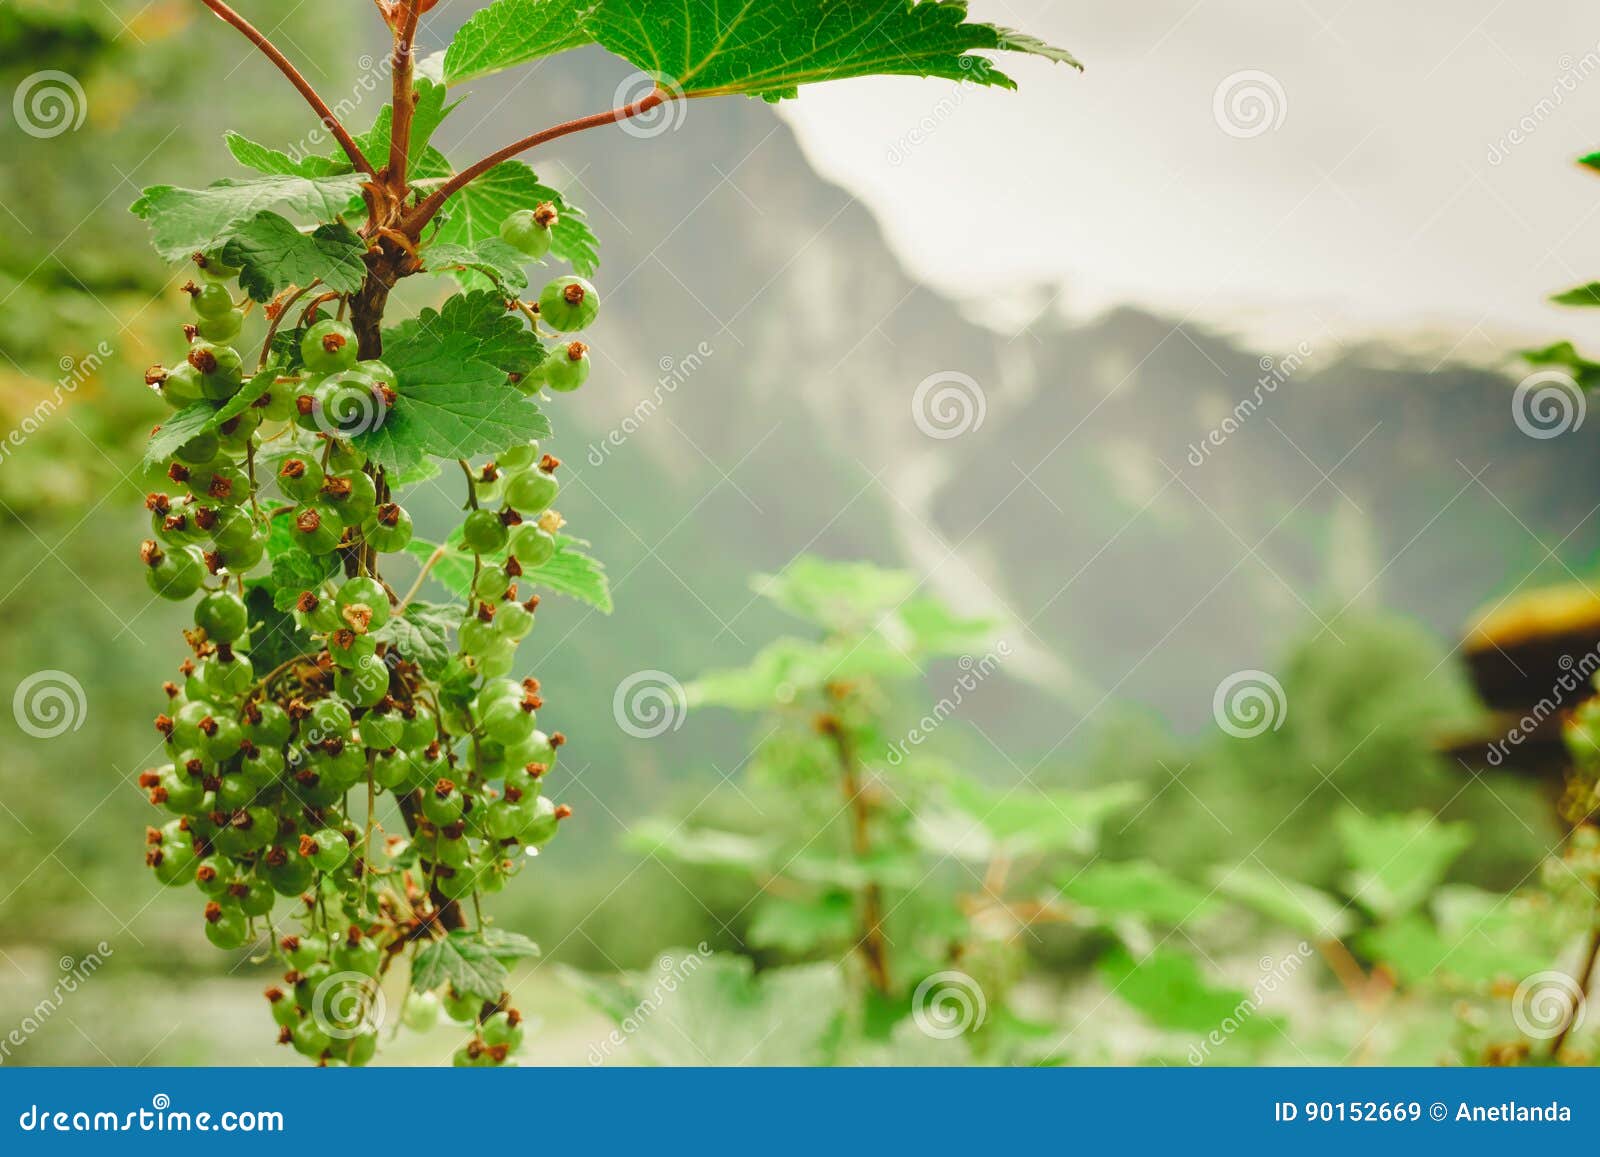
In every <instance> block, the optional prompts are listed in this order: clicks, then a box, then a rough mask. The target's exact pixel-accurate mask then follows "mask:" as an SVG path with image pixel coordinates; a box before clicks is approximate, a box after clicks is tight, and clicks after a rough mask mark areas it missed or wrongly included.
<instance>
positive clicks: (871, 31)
mask: <svg viewBox="0 0 1600 1157" xmlns="http://www.w3.org/2000/svg"><path fill="white" fill-rule="evenodd" d="M966 17H967V6H966V4H965V3H963V2H959V0H943V2H939V0H922V2H920V3H914V2H912V0H832V2H831V3H828V4H826V5H816V4H806V3H802V2H801V0H712V2H710V3H701V4H684V3H682V2H681V0H600V3H599V4H598V6H597V8H596V10H595V13H594V15H593V16H592V17H591V18H590V19H589V22H588V28H589V30H590V31H591V32H592V33H593V35H594V38H595V39H596V40H597V41H599V42H600V43H601V44H602V45H603V46H605V47H606V48H608V49H610V50H611V51H612V52H615V53H616V54H617V55H618V56H621V57H622V58H623V59H625V60H627V61H628V62H629V63H631V64H633V65H634V66H635V67H637V68H640V69H643V70H644V71H645V72H647V73H650V74H651V75H653V76H656V77H657V78H658V83H661V84H663V86H664V87H665V86H670V87H675V88H677V89H680V90H682V91H683V92H686V93H748V94H750V95H753V96H761V97H765V98H766V99H768V100H777V99H779V98H780V97H787V96H794V95H795V93H796V90H797V89H798V87H799V86H800V85H802V84H812V83H815V82H817V81H824V80H843V79H845V78H846V77H852V76H875V75H886V74H888V75H903V76H939V77H944V78H946V79H949V80H965V81H971V82H972V83H974V84H982V85H998V86H1000V87H1002V88H1015V87H1016V83H1015V82H1014V81H1013V80H1012V79H1011V78H1010V77H1008V76H1007V75H1005V73H1003V72H1001V71H1000V70H999V69H998V68H996V67H994V65H993V63H992V62H991V61H989V60H988V59H987V58H985V57H981V56H974V55H972V53H973V52H975V51H980V50H994V51H1008V52H1022V53H1029V54H1032V55H1036V56H1043V57H1045V58H1046V59H1049V60H1055V61H1059V62H1061V63H1064V64H1070V65H1072V66H1073V67H1075V68H1080V67H1082V66H1081V65H1079V64H1078V62H1077V61H1076V60H1074V59H1073V58H1072V56H1071V55H1070V54H1069V53H1067V52H1066V51H1064V50H1062V49H1059V48H1053V47H1051V46H1050V45H1048V44H1045V43H1044V42H1043V41H1041V40H1037V39H1035V38H1033V37H1031V36H1024V35H1022V34H1020V33H1016V32H1011V31H1010V30H1008V29H1004V28H997V27H995V26H994V25H992V24H968V23H965V21H966Z"/></svg>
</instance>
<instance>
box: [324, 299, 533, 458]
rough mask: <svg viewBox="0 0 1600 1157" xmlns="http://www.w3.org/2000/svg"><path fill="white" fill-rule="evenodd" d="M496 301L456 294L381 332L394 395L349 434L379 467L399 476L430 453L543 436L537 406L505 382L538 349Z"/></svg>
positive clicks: (477, 450)
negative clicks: (374, 422) (368, 423)
mask: <svg viewBox="0 0 1600 1157" xmlns="http://www.w3.org/2000/svg"><path fill="white" fill-rule="evenodd" d="M496 301H497V299H496V298H495V295H494V294H492V293H478V294H461V295H458V296H456V297H453V298H451V299H450V300H449V301H447V302H445V304H444V307H443V309H442V310H433V309H424V310H423V311H422V313H421V315H420V316H418V317H416V318H414V319H413V320H411V321H408V322H405V323H403V324H402V325H399V326H396V327H395V328H394V329H392V330H389V331H388V333H387V334H386V335H385V336H384V343H383V357H384V361H386V362H388V363H389V365H390V366H391V367H392V368H393V369H394V371H395V374H396V376H397V378H398V380H399V386H398V394H399V397H398V398H397V400H396V401H395V404H394V406H393V407H392V408H391V409H390V410H389V411H388V414H387V416H386V417H385V419H384V421H383V424H382V425H380V426H377V427H375V428H374V429H372V430H369V431H367V432H366V433H364V434H362V435H360V436H359V437H357V438H356V439H355V442H356V444H357V445H359V446H360V447H361V448H362V449H363V450H365V451H366V452H367V454H368V455H370V456H371V457H372V458H373V459H374V460H375V461H376V462H377V463H378V464H379V465H380V466H383V467H384V468H386V469H390V470H394V471H397V472H401V473H404V472H405V471H407V470H410V469H413V468H415V467H417V466H419V465H420V464H421V463H422V461H423V460H424V459H426V458H428V457H430V456H433V457H439V458H471V457H473V456H475V455H478V454H485V453H493V452H495V451H498V450H500V449H502V448H504V447H506V446H512V445H516V444H517V443H520V442H528V441H531V440H534V439H537V438H547V437H549V436H550V424H549V422H548V421H546V419H545V416H544V415H543V414H542V413H541V412H540V411H539V408H538V406H536V405H534V403H533V402H532V401H530V400H529V399H528V398H527V397H525V396H524V395H523V394H522V392H521V391H520V390H518V389H517V388H516V387H515V386H513V385H511V383H510V382H509V381H508V380H507V374H508V373H526V372H527V371H528V370H530V369H532V368H533V366H535V365H537V364H538V362H539V360H540V359H541V358H542V357H543V355H544V351H543V347H542V346H540V344H539V340H538V338H537V337H535V336H534V335H533V334H532V332H530V331H529V330H528V329H527V328H526V327H525V326H524V325H523V324H522V322H521V321H520V319H519V318H517V317H515V316H512V315H508V314H507V313H506V312H505V308H504V306H503V305H499V304H496Z"/></svg>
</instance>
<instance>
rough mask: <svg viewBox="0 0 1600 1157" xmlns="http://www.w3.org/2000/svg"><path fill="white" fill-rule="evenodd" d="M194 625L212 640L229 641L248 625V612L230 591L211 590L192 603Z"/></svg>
mask: <svg viewBox="0 0 1600 1157" xmlns="http://www.w3.org/2000/svg"><path fill="white" fill-rule="evenodd" d="M194 625H195V626H197V627H199V628H200V629H201V630H203V631H204V632H205V633H206V638H208V639H210V640H212V641H213V642H222V643H231V642H233V641H234V640H235V639H237V638H238V637H239V636H240V635H242V634H244V632H245V628H247V627H248V626H249V625H250V612H248V611H247V610H245V606H244V600H243V599H241V598H240V597H239V596H238V595H236V594H234V593H233V592H232V591H212V592H211V593H209V594H207V595H206V596H205V597H204V598H202V599H201V600H200V601H199V602H198V603H196V604H195V605H194Z"/></svg>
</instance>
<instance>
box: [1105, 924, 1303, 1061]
mask: <svg viewBox="0 0 1600 1157" xmlns="http://www.w3.org/2000/svg"><path fill="white" fill-rule="evenodd" d="M1099 972H1100V977H1101V979H1102V980H1104V981H1105V983H1106V984H1107V985H1108V986H1109V987H1110V988H1111V989H1112V990H1113V991H1114V992H1115V993H1116V995H1117V997H1118V998H1119V999H1121V1000H1123V1001H1126V1002H1127V1003H1128V1004H1130V1005H1132V1006H1133V1007H1134V1008H1136V1009H1138V1010H1139V1011H1140V1012H1141V1013H1143V1014H1144V1015H1145V1016H1146V1017H1148V1018H1149V1019H1150V1020H1151V1021H1152V1022H1153V1023H1155V1024H1156V1025H1158V1026H1160V1027H1161V1028H1165V1029H1172V1030H1175V1031H1177V1032H1188V1033H1209V1032H1211V1031H1213V1030H1217V1031H1224V1030H1225V1029H1226V1028H1230V1027H1231V1028H1232V1031H1231V1032H1229V1033H1228V1035H1229V1036H1230V1037H1232V1036H1238V1037H1240V1038H1242V1039H1245V1040H1250V1039H1256V1038H1260V1037H1263V1036H1266V1035H1269V1034H1270V1033H1271V1032H1272V1026H1273V1025H1274V1024H1275V1023H1276V1021H1277V1018H1276V1017H1273V1016H1269V1015H1268V1014H1266V1013H1263V1012H1261V1011H1260V1010H1259V1009H1258V1008H1257V1007H1256V1004H1255V1002H1254V1000H1252V999H1251V997H1250V995H1249V994H1248V993H1245V992H1243V991H1241V990H1239V989H1233V988H1222V987H1219V986H1214V985H1212V984H1210V983H1208V982H1207V981H1206V979H1205V978H1204V977H1203V976H1201V975H1200V966H1199V965H1197V964H1196V963H1195V962H1194V959H1193V958H1192V957H1190V956H1189V955H1187V954H1186V953H1183V952H1179V951H1177V950H1176V949H1172V948H1157V949H1156V950H1155V951H1154V952H1152V953H1150V955H1148V956H1146V957H1145V958H1144V959H1142V960H1135V959H1134V958H1133V956H1132V955H1131V954H1130V953H1129V952H1128V950H1127V949H1126V948H1121V947H1118V948H1115V949H1113V950H1112V951H1111V952H1108V953H1107V954H1106V955H1105V956H1104V957H1102V958H1101V960H1100V964H1099ZM1224 1022H1227V1023H1226V1025H1225V1023H1224Z"/></svg>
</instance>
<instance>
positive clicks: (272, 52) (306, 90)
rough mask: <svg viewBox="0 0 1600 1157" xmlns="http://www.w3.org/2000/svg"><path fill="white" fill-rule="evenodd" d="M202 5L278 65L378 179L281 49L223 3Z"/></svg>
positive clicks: (213, 0)
mask: <svg viewBox="0 0 1600 1157" xmlns="http://www.w3.org/2000/svg"><path fill="white" fill-rule="evenodd" d="M200 2H201V3H202V4H204V5H205V6H206V7H207V8H209V9H211V11H213V12H215V13H216V14H217V16H219V17H220V18H221V19H222V20H224V21H226V22H227V23H229V24H231V25H233V26H234V27H235V28H237V29H238V30H239V31H240V32H241V33H243V34H244V37H245V39H246V40H248V41H250V43H251V44H254V45H255V46H256V47H257V48H259V49H260V50H261V51H262V52H263V53H264V54H265V55H266V57H267V59H268V60H270V61H272V63H273V64H275V65H277V66H278V71H279V72H281V73H283V75H284V76H286V77H288V78H289V83H290V84H292V85H294V86H295V88H297V89H298V90H299V91H300V95H301V96H303V97H305V98H306V103H307V104H309V105H310V106H311V108H312V111H314V112H315V113H316V114H317V116H318V117H320V118H321V119H322V123H323V125H324V126H326V127H327V129H328V131H329V132H331V133H332V134H333V136H334V139H335V140H337V141H338V142H339V147H340V148H342V149H343V150H344V151H345V155H346V156H347V157H349V158H350V163H351V164H353V165H354V166H355V167H356V168H358V169H360V170H361V171H362V172H363V173H366V174H367V176H369V177H371V178H372V179H373V180H377V177H378V173H377V170H376V169H374V168H373V167H372V164H371V163H370V162H369V161H368V160H367V158H366V157H365V156H363V155H362V153H361V147H360V146H359V145H357V144H356V142H355V138H354V137H352V136H351V135H350V133H349V131H348V130H346V128H345V127H344V125H342V124H340V123H339V118H338V117H336V116H334V115H333V110H332V109H331V108H329V107H328V103H327V102H326V101H325V100H323V99H322V98H321V97H320V96H318V95H317V90H316V89H314V88H312V87H311V82H310V81H308V80H307V79H306V78H305V77H303V76H301V75H300V70H299V69H297V68H296V67H295V66H294V65H292V64H290V63H289V58H288V57H286V56H284V54H283V53H282V52H280V51H278V46H277V45H275V44H273V43H272V41H270V40H268V39H267V38H266V36H265V35H263V34H262V33H261V32H259V31H257V29H256V27H255V26H254V25H253V24H251V23H250V22H249V21H248V20H246V19H245V18H244V17H243V16H240V15H239V14H238V13H237V12H235V11H234V10H233V9H232V8H229V7H228V6H227V5H226V4H224V3H223V2H222V0H200Z"/></svg>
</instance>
